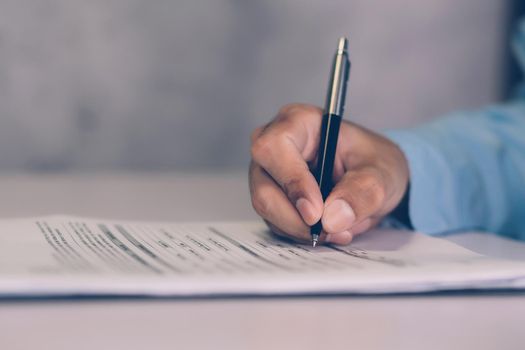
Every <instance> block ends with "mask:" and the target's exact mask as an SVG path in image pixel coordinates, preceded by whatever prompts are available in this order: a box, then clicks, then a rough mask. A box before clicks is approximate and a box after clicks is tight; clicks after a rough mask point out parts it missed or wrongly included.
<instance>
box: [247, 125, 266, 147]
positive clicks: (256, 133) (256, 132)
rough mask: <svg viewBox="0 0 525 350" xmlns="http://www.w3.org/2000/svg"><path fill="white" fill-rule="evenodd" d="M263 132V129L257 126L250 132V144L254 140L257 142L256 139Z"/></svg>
mask: <svg viewBox="0 0 525 350" xmlns="http://www.w3.org/2000/svg"><path fill="white" fill-rule="evenodd" d="M263 130H264V127H262V126H259V127H257V128H255V129H254V130H253V131H252V133H251V134H250V140H251V142H252V144H253V142H255V140H257V138H258V137H259V135H260V134H261V132H262V131H263Z"/></svg>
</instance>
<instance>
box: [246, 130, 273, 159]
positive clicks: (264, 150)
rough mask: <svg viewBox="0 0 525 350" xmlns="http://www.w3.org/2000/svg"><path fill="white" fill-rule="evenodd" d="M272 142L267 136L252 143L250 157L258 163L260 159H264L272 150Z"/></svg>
mask: <svg viewBox="0 0 525 350" xmlns="http://www.w3.org/2000/svg"><path fill="white" fill-rule="evenodd" d="M272 144H273V142H272V140H271V138H269V137H268V136H264V135H263V136H260V137H258V138H257V139H256V140H255V141H254V142H253V143H252V147H251V149H250V151H251V156H252V158H253V159H255V160H256V161H257V162H258V163H259V162H260V160H261V159H264V158H265V157H266V156H267V155H268V154H269V153H270V151H271V149H272Z"/></svg>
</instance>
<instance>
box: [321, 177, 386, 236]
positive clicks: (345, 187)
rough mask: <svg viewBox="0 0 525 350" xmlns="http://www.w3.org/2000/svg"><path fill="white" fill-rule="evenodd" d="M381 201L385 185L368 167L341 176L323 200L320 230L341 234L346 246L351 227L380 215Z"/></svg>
mask: <svg viewBox="0 0 525 350" xmlns="http://www.w3.org/2000/svg"><path fill="white" fill-rule="evenodd" d="M384 202H385V185H384V181H383V179H382V176H381V174H380V173H379V171H378V170H377V169H375V168H370V167H367V168H362V169H356V170H350V171H348V172H346V173H345V174H344V175H343V177H342V178H341V179H340V181H339V182H338V183H337V185H336V186H335V187H334V188H333V190H332V192H331V193H330V195H329V196H328V198H327V199H326V201H325V206H324V212H323V216H322V223H323V229H324V231H325V232H326V233H328V234H339V233H343V232H344V233H345V234H344V235H343V236H344V237H347V239H346V241H347V242H346V243H349V242H350V240H351V239H352V234H353V232H352V228H353V227H355V226H356V225H359V224H361V223H363V221H365V220H366V221H367V222H370V221H371V220H370V219H373V218H374V217H375V216H376V215H380V214H381V212H382V209H383V207H384ZM356 233H357V232H356Z"/></svg>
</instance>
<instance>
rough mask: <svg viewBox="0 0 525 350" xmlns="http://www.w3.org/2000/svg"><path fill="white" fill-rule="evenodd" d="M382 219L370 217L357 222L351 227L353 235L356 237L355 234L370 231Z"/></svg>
mask: <svg viewBox="0 0 525 350" xmlns="http://www.w3.org/2000/svg"><path fill="white" fill-rule="evenodd" d="M380 220H381V218H380V217H370V218H366V219H364V220H363V221H361V222H360V223H357V224H355V225H354V226H353V227H352V228H351V232H352V235H353V236H354V237H355V236H359V235H360V234H362V233H365V232H367V231H369V230H370V229H371V228H373V227H375V226H376V225H377V224H378V223H379V221H380Z"/></svg>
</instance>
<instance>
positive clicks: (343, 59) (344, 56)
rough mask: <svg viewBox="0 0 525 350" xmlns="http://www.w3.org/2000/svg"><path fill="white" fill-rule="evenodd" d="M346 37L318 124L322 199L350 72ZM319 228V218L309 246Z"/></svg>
mask: <svg viewBox="0 0 525 350" xmlns="http://www.w3.org/2000/svg"><path fill="white" fill-rule="evenodd" d="M347 49H348V40H347V39H346V38H340V39H339V44H338V45H337V51H336V53H335V57H334V61H333V64H332V72H331V74H330V82H329V84H328V94H327V96H326V104H325V107H324V112H323V120H322V123H321V137H320V140H319V151H318V155H317V168H316V169H315V171H313V174H314V176H315V179H316V180H317V183H318V184H319V188H320V190H321V194H322V196H323V201H325V200H326V198H327V197H328V195H329V194H330V191H331V190H332V187H333V183H332V177H333V172H334V159H335V152H336V148H337V138H338V136H339V125H340V124H341V119H342V117H343V111H344V107H345V96H346V85H347V82H348V77H349V75H350V61H349V60H348V52H347ZM322 230H323V225H322V224H321V220H319V221H318V222H317V223H316V224H315V225H313V226H312V227H311V228H310V234H311V235H312V246H313V247H315V246H316V245H317V242H318V241H319V235H320V234H321V231H322Z"/></svg>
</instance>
